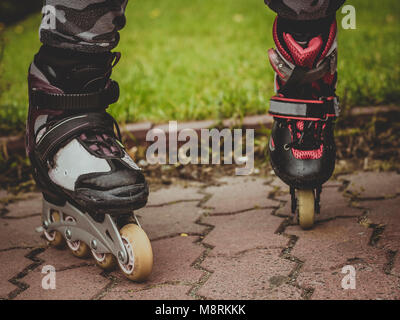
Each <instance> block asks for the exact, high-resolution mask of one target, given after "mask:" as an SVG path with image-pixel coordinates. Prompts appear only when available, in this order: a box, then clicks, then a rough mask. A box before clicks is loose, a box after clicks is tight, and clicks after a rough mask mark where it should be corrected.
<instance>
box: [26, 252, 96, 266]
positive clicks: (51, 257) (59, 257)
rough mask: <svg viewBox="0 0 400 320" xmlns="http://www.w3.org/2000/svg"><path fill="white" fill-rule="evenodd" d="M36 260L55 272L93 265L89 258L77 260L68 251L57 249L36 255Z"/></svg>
mask: <svg viewBox="0 0 400 320" xmlns="http://www.w3.org/2000/svg"><path fill="white" fill-rule="evenodd" d="M37 258H39V259H41V260H43V261H44V262H43V264H44V265H51V266H53V267H54V268H55V269H56V271H63V270H65V269H70V268H72V267H78V266H86V265H95V261H94V260H93V259H92V258H91V257H89V258H88V259H79V258H77V257H75V256H74V255H72V253H71V252H70V250H69V249H67V247H65V248H64V249H57V248H54V247H48V248H47V249H46V250H45V251H43V252H42V253H40V254H38V255H37ZM33 272H41V268H38V269H35V270H34V271H33Z"/></svg>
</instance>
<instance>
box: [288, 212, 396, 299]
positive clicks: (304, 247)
mask: <svg viewBox="0 0 400 320" xmlns="http://www.w3.org/2000/svg"><path fill="white" fill-rule="evenodd" d="M286 232H288V233H289V234H295V235H296V236H298V237H299V239H298V241H297V243H296V245H295V247H294V248H293V250H292V251H291V255H292V256H294V257H296V258H298V259H300V260H301V261H304V265H303V267H302V269H301V272H300V275H299V277H298V279H297V281H298V283H299V285H301V286H303V287H312V288H314V289H315V292H314V294H313V296H312V297H313V298H315V299H394V298H396V297H397V296H396V290H399V287H398V285H399V283H398V280H399V279H398V278H395V277H393V276H390V275H386V274H385V273H384V270H385V266H386V264H387V254H386V252H385V251H384V250H381V249H379V248H376V247H373V246H371V245H369V240H370V238H371V234H372V229H370V228H366V227H364V226H361V225H360V224H358V223H357V220H356V219H337V220H332V221H329V222H327V223H325V224H322V225H318V226H317V227H315V228H314V229H313V230H310V231H302V230H300V229H299V228H298V227H296V226H291V227H289V228H287V229H286ZM346 265H352V266H354V267H355V268H356V270H357V277H358V279H359V280H357V283H359V289H358V290H356V291H352V290H343V289H342V287H341V281H342V279H343V277H344V276H345V275H344V274H341V273H340V271H341V270H342V267H343V266H346ZM396 288H397V289H396ZM398 293H399V292H397V294H398Z"/></svg>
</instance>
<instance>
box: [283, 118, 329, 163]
mask: <svg viewBox="0 0 400 320" xmlns="http://www.w3.org/2000/svg"><path fill="white" fill-rule="evenodd" d="M287 124H288V127H289V130H290V131H291V134H292V142H291V143H289V144H287V145H286V147H287V148H291V149H292V152H293V155H294V157H295V158H297V159H302V160H306V159H319V158H321V156H322V153H323V137H322V132H323V129H324V128H325V124H324V123H322V122H321V121H299V120H288V121H287Z"/></svg>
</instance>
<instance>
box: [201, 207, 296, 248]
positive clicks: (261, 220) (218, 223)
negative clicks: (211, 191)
mask: <svg viewBox="0 0 400 320" xmlns="http://www.w3.org/2000/svg"><path fill="white" fill-rule="evenodd" d="M271 212H272V210H271V209H261V210H252V211H247V212H243V213H239V214H234V215H227V216H210V217H207V218H206V219H203V222H205V223H207V224H211V225H213V226H215V227H214V229H213V230H212V231H211V232H210V233H209V234H208V235H207V236H206V237H205V239H204V240H203V242H205V243H207V244H210V245H212V246H214V247H215V248H214V249H213V250H212V251H211V252H210V255H233V254H236V253H238V252H241V251H245V250H248V249H254V248H277V247H279V248H284V247H285V246H286V244H287V242H288V239H287V238H285V237H282V236H280V235H277V234H275V231H276V230H277V229H278V227H279V225H280V224H281V223H282V219H281V218H278V217H275V216H273V215H271Z"/></svg>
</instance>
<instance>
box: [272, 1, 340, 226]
mask: <svg viewBox="0 0 400 320" xmlns="http://www.w3.org/2000/svg"><path fill="white" fill-rule="evenodd" d="M343 2H344V0H338V1H330V0H319V1H317V0H315V1H311V0H307V1H297V0H282V1H276V0H271V1H266V3H267V4H268V6H270V8H271V9H273V10H274V11H276V12H277V13H278V16H277V18H276V20H275V23H274V27H273V38H274V41H275V44H276V49H270V50H269V52H268V53H269V59H270V62H271V65H272V67H273V69H274V70H275V72H276V76H275V88H276V96H275V97H273V98H272V99H271V103H270V109H269V112H270V113H271V114H272V115H273V116H274V118H275V122H274V126H273V129H272V134H271V138H270V160H271V164H272V167H273V168H274V170H275V173H276V174H277V175H278V176H279V177H280V178H281V179H282V180H283V181H284V182H285V183H286V184H288V185H289V186H290V188H291V194H292V211H293V212H296V210H297V209H298V210H299V218H300V224H301V225H302V227H304V228H309V227H311V226H312V224H313V221H314V210H315V211H316V212H319V195H320V192H321V187H322V184H324V183H325V182H326V181H327V180H328V179H329V178H330V177H331V175H332V173H333V170H334V167H335V156H336V149H335V142H334V137H333V121H334V119H335V118H336V117H337V116H338V113H339V107H338V99H337V97H336V94H335V90H336V82H337V71H336V69H337V41H336V33H337V25H336V19H335V12H336V10H337V9H338V8H339V6H340V5H341V4H343ZM296 190H299V191H297V192H296ZM314 198H315V199H314Z"/></svg>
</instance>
